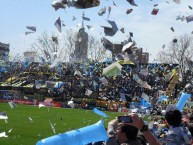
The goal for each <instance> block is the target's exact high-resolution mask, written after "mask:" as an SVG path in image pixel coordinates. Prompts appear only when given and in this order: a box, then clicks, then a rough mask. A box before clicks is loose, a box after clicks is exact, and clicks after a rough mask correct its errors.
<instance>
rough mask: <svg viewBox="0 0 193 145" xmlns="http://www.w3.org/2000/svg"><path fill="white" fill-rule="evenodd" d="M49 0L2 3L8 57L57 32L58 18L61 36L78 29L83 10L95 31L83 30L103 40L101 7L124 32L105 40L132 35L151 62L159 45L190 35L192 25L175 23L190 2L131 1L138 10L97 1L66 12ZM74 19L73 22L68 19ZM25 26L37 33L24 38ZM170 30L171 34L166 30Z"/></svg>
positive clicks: (0, 26)
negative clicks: (155, 10) (148, 54)
mask: <svg viewBox="0 0 193 145" xmlns="http://www.w3.org/2000/svg"><path fill="white" fill-rule="evenodd" d="M52 2H53V1H52V0H4V1H3V0H2V1H1V8H0V20H1V21H0V42H3V43H9V44H10V50H11V53H12V54H16V53H20V54H22V53H23V52H24V51H27V50H30V45H31V44H32V43H33V42H34V41H35V40H36V38H37V36H39V35H41V34H42V33H43V32H48V33H52V32H55V33H59V32H58V31H57V29H56V27H55V26H54V22H55V21H56V19H57V18H58V17H59V16H60V17H61V19H62V20H63V21H64V23H65V25H66V26H65V27H63V29H62V31H63V32H62V33H64V32H65V30H66V29H70V28H71V29H73V30H75V31H77V30H78V27H77V24H78V23H81V15H82V13H83V11H84V12H85V16H86V17H89V18H90V19H91V21H89V22H85V24H86V25H92V26H93V27H94V28H95V29H94V30H93V31H90V30H88V29H86V31H87V32H88V33H89V34H91V35H94V36H96V37H97V38H100V37H103V36H105V35H104V32H103V29H102V28H101V27H100V26H109V24H108V23H107V21H106V20H105V19H107V15H108V12H106V14H104V15H103V16H99V15H98V11H99V10H100V9H101V8H103V7H105V6H106V7H109V6H110V7H111V8H112V10H111V14H110V17H109V20H113V21H115V22H116V24H117V26H118V28H119V29H120V28H122V27H124V28H125V33H122V32H121V31H118V32H117V33H116V34H115V35H114V36H113V37H109V36H107V37H106V38H107V39H109V40H110V41H112V42H113V43H120V42H122V41H123V40H125V39H127V35H129V32H133V34H134V37H133V39H134V40H135V41H136V43H137V46H138V47H142V48H143V50H144V51H147V52H149V53H150V54H151V55H150V61H152V60H153V59H154V58H155V57H156V55H157V53H158V52H159V51H160V50H162V45H163V44H166V48H167V46H168V45H167V44H168V43H169V42H170V41H171V40H173V38H174V37H178V36H180V35H183V34H186V33H187V34H191V32H192V31H193V22H190V23H187V22H186V20H184V21H180V20H178V21H177V20H176V17H177V16H178V15H181V16H183V15H184V16H189V15H193V10H191V9H189V8H188V6H191V7H193V0H181V3H180V4H176V3H175V2H173V0H167V2H168V3H167V2H166V0H152V1H150V0H135V3H136V4H137V5H138V7H135V6H132V5H130V4H129V3H128V2H127V1H126V0H114V2H115V3H116V4H117V6H114V5H113V1H112V0H101V4H100V6H98V7H94V8H89V9H84V10H83V9H76V8H73V7H70V8H68V7H67V8H66V9H59V10H57V11H55V10H54V8H53V7H52V5H51V3H52ZM155 4H158V6H157V7H155V8H158V9H159V12H158V14H157V15H156V16H155V15H151V11H152V10H153V8H154V5H155ZM130 8H132V9H133V12H132V13H130V14H128V15H127V14H126V13H125V12H126V10H127V9H130ZM73 16H75V17H76V18H77V19H76V20H75V21H73V20H72V17H73ZM26 26H36V27H37V32H36V33H33V34H30V35H27V36H26V35H25V31H27V29H26ZM171 27H173V28H174V29H175V32H172V31H171V30H170V28H171Z"/></svg>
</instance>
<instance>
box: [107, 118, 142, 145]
mask: <svg viewBox="0 0 193 145" xmlns="http://www.w3.org/2000/svg"><path fill="white" fill-rule="evenodd" d="M107 134H108V137H109V139H108V140H107V141H106V143H105V145H142V144H141V142H140V140H139V138H138V128H136V127H134V126H131V125H128V124H126V123H119V122H118V119H114V120H112V121H110V122H109V123H108V128H107Z"/></svg>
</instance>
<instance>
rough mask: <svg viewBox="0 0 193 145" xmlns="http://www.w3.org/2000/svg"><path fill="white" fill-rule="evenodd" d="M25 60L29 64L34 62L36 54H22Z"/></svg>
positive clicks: (29, 52)
mask: <svg viewBox="0 0 193 145" xmlns="http://www.w3.org/2000/svg"><path fill="white" fill-rule="evenodd" d="M23 55H24V57H25V59H26V60H28V61H29V62H35V61H36V56H37V53H36V52H35V51H26V52H24V53H23Z"/></svg>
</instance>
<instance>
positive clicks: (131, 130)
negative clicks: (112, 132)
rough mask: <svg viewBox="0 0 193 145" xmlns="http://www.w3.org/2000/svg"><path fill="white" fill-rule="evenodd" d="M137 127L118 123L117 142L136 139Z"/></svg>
mask: <svg viewBox="0 0 193 145" xmlns="http://www.w3.org/2000/svg"><path fill="white" fill-rule="evenodd" d="M137 134H138V129H137V128H136V127H134V126H131V125H127V124H120V125H118V128H117V130H116V137H117V140H118V141H119V143H124V142H125V141H128V140H136V139H137Z"/></svg>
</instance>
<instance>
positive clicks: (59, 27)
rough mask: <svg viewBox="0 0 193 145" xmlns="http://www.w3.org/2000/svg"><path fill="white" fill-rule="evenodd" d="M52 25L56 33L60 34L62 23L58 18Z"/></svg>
mask: <svg viewBox="0 0 193 145" xmlns="http://www.w3.org/2000/svg"><path fill="white" fill-rule="evenodd" d="M54 25H55V26H56V28H57V29H58V31H59V32H60V33H61V32H62V28H61V27H62V23H61V20H60V17H58V19H57V20H56V22H55V23H54Z"/></svg>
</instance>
